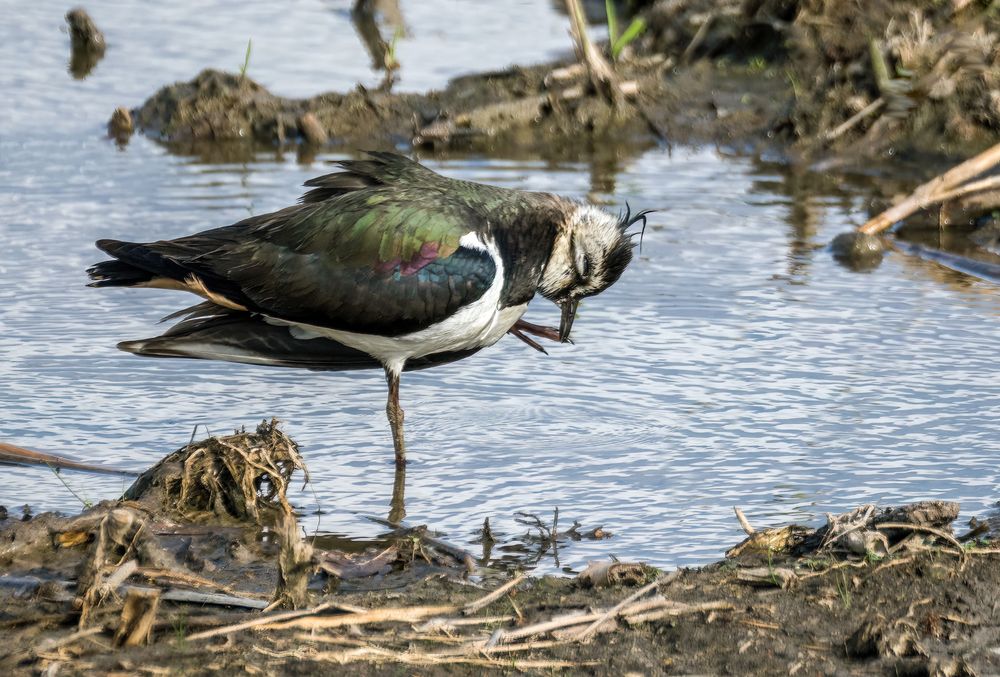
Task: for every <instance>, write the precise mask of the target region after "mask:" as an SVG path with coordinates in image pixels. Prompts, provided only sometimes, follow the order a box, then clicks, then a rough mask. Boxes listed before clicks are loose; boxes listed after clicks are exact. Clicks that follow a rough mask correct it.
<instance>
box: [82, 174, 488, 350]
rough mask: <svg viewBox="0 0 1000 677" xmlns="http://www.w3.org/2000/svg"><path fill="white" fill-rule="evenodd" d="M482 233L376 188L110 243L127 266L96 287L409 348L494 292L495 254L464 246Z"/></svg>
mask: <svg viewBox="0 0 1000 677" xmlns="http://www.w3.org/2000/svg"><path fill="white" fill-rule="evenodd" d="M481 221H482V217H481V216H479V215H477V214H476V213H474V212H473V211H472V210H470V209H468V208H467V207H464V206H462V205H460V204H457V203H453V202H449V201H448V200H447V197H446V196H444V195H442V194H440V193H435V192H428V191H424V190H419V189H394V190H391V191H390V190H387V189H380V188H377V187H376V188H368V189H363V190H357V191H353V192H351V193H348V194H345V195H342V196H340V197H339V198H337V199H335V200H329V201H325V202H320V203H315V204H305V205H300V206H296V207H289V208H287V209H283V210H281V211H279V212H275V213H273V214H267V215H262V216H258V217H253V218H251V219H247V220H245V221H241V222H240V223H237V224H234V225H232V226H227V227H225V228H218V229H215V230H210V231H205V232H203V233H199V234H197V235H191V236H188V237H183V238H179V239H177V240H169V241H161V242H154V243H149V244H133V243H123V242H116V241H109V240H102V241H100V242H98V247H100V248H101V249H103V250H104V251H106V252H107V253H109V254H111V255H112V256H114V257H115V258H116V259H118V261H117V262H105V263H103V264H97V266H95V267H94V268H92V269H91V276H92V277H94V278H95V279H96V280H97V282H96V283H95V284H97V285H112V284H116V282H115V280H114V278H113V277H112V279H110V280H109V279H108V278H107V277H106V276H105V277H101V275H102V273H104V272H105V271H108V272H109V274H110V275H112V276H114V275H118V276H121V277H122V279H123V280H124V282H122V284H124V285H125V286H181V287H185V288H187V289H189V290H191V291H196V292H198V293H201V294H202V295H203V296H206V297H208V298H209V299H210V300H212V301H213V302H215V303H217V304H220V305H228V306H229V307H234V308H244V309H247V310H250V311H253V312H259V313H262V314H264V315H267V316H269V317H273V318H277V319H280V320H284V321H289V322H295V323H302V324H311V325H316V326H321V327H328V328H331V329H338V330H343V331H351V332H358V333H370V334H380V335H384V336H397V335H401V334H406V333H410V332H413V331H418V330H420V329H424V328H426V327H428V326H431V325H433V324H435V323H437V322H440V321H442V320H444V319H445V318H447V317H449V316H450V315H452V314H453V313H455V312H456V311H457V310H459V309H460V308H462V307H463V306H466V305H468V304H470V303H473V302H474V301H476V300H477V299H479V298H480V297H481V296H482V295H483V294H484V293H485V292H486V290H487V289H488V288H489V287H490V285H491V284H492V283H493V280H494V277H495V275H496V264H495V263H494V260H493V257H492V256H491V255H490V253H489V252H488V251H486V250H485V249H484V248H480V247H478V246H476V245H475V244H472V245H471V246H464V245H463V244H462V237H463V236H465V235H466V234H468V233H470V232H474V231H476V230H477V229H479V228H482V227H483V224H482V223H481ZM466 242H468V241H466ZM122 264H125V265H124V266H122ZM102 266H104V267H105V268H104V269H102ZM123 267H124V268H126V270H124V271H123V270H119V268H123ZM134 269H139V270H140V274H137V273H136V272H135V270H134ZM141 273H145V274H146V275H147V279H146V280H145V281H142V280H141V279H139V278H141ZM137 280H138V281H137ZM164 280H165V281H164ZM178 283H179V284H178Z"/></svg>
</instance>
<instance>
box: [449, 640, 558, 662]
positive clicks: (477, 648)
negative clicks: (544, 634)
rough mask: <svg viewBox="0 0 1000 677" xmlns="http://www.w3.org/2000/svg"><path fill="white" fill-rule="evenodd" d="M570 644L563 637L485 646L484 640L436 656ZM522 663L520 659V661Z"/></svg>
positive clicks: (515, 650)
mask: <svg viewBox="0 0 1000 677" xmlns="http://www.w3.org/2000/svg"><path fill="white" fill-rule="evenodd" d="M566 644H569V642H567V641H566V640H562V639H542V640H538V641H535V642H521V643H519V644H504V645H501V646H491V647H484V646H483V643H482V642H474V643H471V644H468V643H467V644H466V646H464V647H458V648H455V649H449V650H446V651H439V652H436V653H435V654H434V655H435V656H462V655H465V654H470V653H476V652H483V653H485V654H487V655H489V654H495V653H515V652H517V651H534V650H536V649H551V648H552V647H554V646H564V645H566ZM518 665H520V661H518Z"/></svg>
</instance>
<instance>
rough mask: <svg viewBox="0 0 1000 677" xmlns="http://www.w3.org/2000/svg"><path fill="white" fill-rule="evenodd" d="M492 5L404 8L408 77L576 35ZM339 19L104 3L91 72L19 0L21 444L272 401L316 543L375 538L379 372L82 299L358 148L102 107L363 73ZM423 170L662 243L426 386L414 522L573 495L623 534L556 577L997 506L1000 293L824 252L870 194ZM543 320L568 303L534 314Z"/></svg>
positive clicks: (52, 482) (899, 259)
mask: <svg viewBox="0 0 1000 677" xmlns="http://www.w3.org/2000/svg"><path fill="white" fill-rule="evenodd" d="M187 4H190V5H191V6H190V7H186V6H185V5H187ZM133 5H134V6H133ZM506 5H507V3H504V6H505V7H506ZM411 6H412V8H411ZM499 6H500V5H499V4H498V3H486V2H481V3H461V4H460V3H447V2H443V1H440V2H437V3H407V2H405V1H404V3H403V13H404V16H405V19H406V22H407V31H408V32H407V36H405V37H403V38H401V40H400V44H399V55H400V60H401V61H402V62H403V64H404V69H403V73H402V81H401V86H402V87H404V88H407V89H411V88H412V89H420V88H424V87H430V86H440V85H442V84H444V82H445V81H446V79H447V78H448V77H450V76H454V75H457V74H460V73H462V72H464V71H465V70H466V69H468V68H471V67H472V65H473V64H474V65H475V67H476V68H477V69H478V68H482V69H486V68H499V67H503V66H504V65H507V64H508V63H509V62H510V61H512V60H513V61H518V62H532V61H539V60H542V59H546V58H551V57H553V56H556V55H558V54H560V53H562V52H563V51H564V48H565V46H566V41H567V38H566V37H565V28H564V26H565V17H562V16H560V15H559V14H557V13H556V12H555V11H554V10H553V9H552V5H551V4H546V3H542V2H535V3H523V7H520V8H519V9H518V11H517V12H508V11H507V10H506V9H504V10H500V9H499ZM348 7H349V3H346V2H339V3H338V2H332V1H331V2H315V1H313V2H307V1H305V0H303V1H301V2H296V3H292V5H290V6H285V5H282V6H278V5H274V4H273V3H271V4H266V3H265V4H259V5H254V6H251V7H248V6H246V4H245V3H235V2H225V1H221V0H220V1H218V2H212V3H182V4H178V3H167V4H159V5H156V4H154V5H149V4H146V3H143V4H138V3H135V4H133V3H125V4H118V3H111V2H93V3H89V5H88V8H89V9H90V11H91V13H92V15H93V16H94V18H95V20H96V21H97V23H98V25H100V26H101V27H102V28H103V29H104V30H105V32H106V34H107V37H108V42H109V45H110V46H109V49H108V54H107V56H106V58H105V59H104V60H103V61H102V62H101V63H99V64H98V65H97V67H96V69H95V70H94V72H93V73H92V74H91V76H90V77H88V78H87V79H86V80H83V81H76V80H73V79H72V78H71V77H70V75H69V74H68V73H67V72H66V61H67V58H68V55H69V45H68V37H67V36H66V35H65V32H64V31H62V30H61V28H60V27H61V25H62V14H63V12H64V11H65V9H66V8H65V7H64V6H62V5H58V4H53V3H51V2H39V3H13V2H4V3H0V10H2V11H3V13H4V15H5V16H8V17H15V20H13V21H7V22H5V23H4V25H3V27H0V37H2V38H3V39H0V101H3V103H2V104H0V383H2V389H0V439H3V440H5V441H10V442H13V443H15V444H20V445H23V446H26V447H29V448H37V449H39V450H43V451H50V452H55V453H64V454H69V455H72V456H74V457H75V458H78V459H82V460H87V461H91V462H95V463H103V464H108V465H115V466H125V467H130V468H137V469H141V468H144V467H146V466H148V465H150V464H151V463H153V462H155V461H156V460H158V459H159V458H160V457H161V456H162V455H163V454H165V453H166V452H168V451H170V450H173V449H174V448H176V447H178V446H180V445H182V444H183V443H186V442H187V440H188V439H189V437H190V435H191V431H192V428H193V426H194V425H195V424H201V425H204V426H206V427H207V428H208V429H209V430H210V431H211V432H213V433H224V432H228V431H229V430H230V429H232V428H234V427H237V426H244V425H245V426H247V427H250V426H253V425H255V424H256V423H257V422H258V421H259V420H261V419H262V418H265V417H270V416H277V417H279V418H281V419H282V420H284V421H285V422H286V429H287V430H288V431H289V432H290V433H291V434H292V435H293V437H295V439H297V440H298V441H299V442H300V443H301V444H302V447H303V451H304V453H305V455H306V459H307V462H308V463H309V466H310V469H311V471H312V475H313V484H312V489H311V490H306V491H302V492H299V493H297V494H296V496H295V500H296V502H297V504H298V505H299V506H301V507H302V509H303V511H304V512H305V513H306V523H307V525H308V526H309V528H310V529H312V528H313V527H315V525H316V523H315V520H316V519H317V516H315V515H312V514H310V513H312V512H314V511H315V506H316V504H317V503H318V504H319V506H321V508H322V512H323V514H322V515H321V516H320V517H319V519H320V529H321V530H322V531H329V532H334V533H340V534H345V535H348V536H353V537H359V538H361V537H365V536H370V535H372V534H374V533H376V532H377V530H378V527H375V526H374V525H372V524H371V523H369V522H367V521H365V520H363V519H362V518H361V517H359V516H358V515H357V514H355V513H371V514H380V515H384V514H385V512H386V511H387V509H388V502H389V496H390V492H391V487H392V481H393V467H392V463H391V457H392V453H391V443H390V438H389V434H388V430H387V424H386V423H385V419H384V413H383V409H384V398H385V386H384V383H383V381H382V378H381V375H380V374H379V373H377V372H369V373H347V374H313V373H307V372H306V373H304V372H297V371H284V370H273V369H264V368H254V367H248V366H241V365H232V364H223V363H211V362H197V361H173V360H143V359H139V358H136V357H133V356H130V355H127V354H124V353H121V352H118V351H116V350H115V347H114V345H115V343H116V342H117V341H119V340H122V339H124V338H137V337H142V336H151V335H153V334H155V333H157V332H158V331H159V330H160V329H162V327H158V326H156V321H157V320H158V319H159V318H160V317H161V316H163V315H165V314H167V313H169V312H171V311H173V310H176V309H177V308H179V307H181V305H182V304H185V302H187V301H189V300H188V299H187V298H184V297H182V296H180V295H178V294H177V293H175V292H173V293H172V292H157V291H151V290H138V291H137V290H100V291H99V290H94V289H88V288H86V287H85V286H84V284H85V281H86V280H85V274H84V269H85V268H86V266H87V265H88V264H90V263H92V262H94V261H97V260H99V259H100V258H101V257H100V254H99V252H97V251H96V250H95V249H94V248H93V241H94V240H95V239H97V238H99V237H115V238H121V239H140V240H151V239H157V238H166V237H175V236H178V235H182V234H186V233H189V232H192V231H194V230H198V229H203V228H207V227H212V226H218V225H224V224H226V223H230V222H232V221H235V220H238V219H240V218H243V217H245V216H246V215H248V214H258V213H263V212H266V211H270V210H273V209H276V208H279V207H282V206H285V205H287V204H289V203H291V202H292V201H294V200H295V198H296V197H297V196H298V194H299V186H300V184H301V183H302V182H303V181H304V180H306V179H307V178H309V177H311V176H314V175H316V174H319V173H322V172H323V171H325V167H324V165H323V162H324V161H326V160H330V159H336V158H337V157H341V156H337V155H332V154H330V155H322V156H320V157H318V158H316V159H315V161H312V162H310V163H307V164H301V163H299V162H297V161H296V158H295V156H294V155H295V154H294V152H293V153H286V154H284V155H283V156H282V155H279V154H277V153H275V152H267V153H260V154H258V155H257V156H256V157H254V158H253V159H252V160H249V161H246V162H241V163H224V162H207V161H202V160H199V159H195V158H190V157H178V156H174V155H170V154H169V153H167V152H166V151H165V150H164V149H163V148H162V147H160V146H158V145H157V144H155V143H153V142H151V141H149V140H146V139H143V138H139V137H137V138H134V139H133V140H132V142H131V143H130V144H129V145H128V147H127V148H126V149H125V150H124V151H119V150H117V149H116V148H115V146H114V145H113V144H112V143H110V142H108V141H107V140H105V139H104V138H103V128H104V124H105V121H106V120H107V118H108V116H109V114H110V112H111V110H112V109H113V108H114V107H115V106H117V105H129V106H133V105H137V104H139V103H140V102H141V101H142V100H143V99H144V98H145V97H146V96H148V95H149V94H151V93H152V92H153V91H154V90H155V89H156V88H157V87H158V86H160V85H161V84H163V83H165V82H168V81H172V80H176V79H187V78H189V77H191V76H193V75H194V74H195V73H196V72H197V71H198V70H200V69H201V68H202V67H205V66H210V65H211V66H219V67H224V68H229V69H236V68H238V67H239V65H240V64H241V63H242V60H243V54H244V50H245V46H246V39H247V38H248V37H251V36H252V37H253V39H254V48H253V53H252V57H251V63H250V68H249V73H250V75H251V76H253V77H255V78H257V79H258V80H260V81H261V82H262V83H263V84H265V85H266V86H268V87H270V88H272V89H273V90H274V91H276V92H278V93H280V94H287V95H306V94H311V93H315V92H318V91H320V90H323V89H344V88H347V87H350V86H352V84H353V83H354V82H356V81H359V80H360V81H364V82H366V83H369V84H373V83H375V82H377V81H378V79H379V76H378V74H377V73H374V72H372V71H371V70H370V69H369V62H368V57H367V55H366V54H365V53H364V52H363V51H362V50H361V48H360V43H359V42H358V39H357V36H356V35H355V33H354V32H353V28H352V27H351V24H350V17H349V9H348ZM196 8H197V9H196ZM431 8H437V9H439V10H440V12H445V11H447V12H450V13H451V17H452V18H451V19H450V20H448V21H446V22H444V23H442V22H440V21H439V20H438V19H439V17H440V12H438V11H437V10H435V11H432V9H431ZM484 12H485V13H489V15H488V16H485V18H484ZM477 22H481V23H477ZM479 25H483V26H489V30H486V31H485V32H481V31H478V29H477V26H479ZM220 26H224V27H225V30H222V29H220V28H219V27H220ZM261 26H267V35H266V36H264V35H261V34H260V32H261V30H262V29H261ZM513 28H516V29H518V30H521V31H522V34H521V35H522V38H519V43H518V44H519V46H518V47H517V48H516V49H512V48H511V47H510V45H509V42H508V41H509V38H508V35H509V32H510V30H511V29H513ZM523 31H528V33H524V32H523ZM610 155H611V156H612V157H613V155H614V154H613V153H611V154H610ZM584 157H586V155H584ZM426 162H427V164H428V165H429V166H431V167H432V168H434V169H436V170H439V171H441V172H443V173H445V174H448V175H450V176H456V177H462V178H467V179H473V180H479V181H486V182H490V183H496V184H500V185H505V186H512V187H518V188H525V189H532V190H551V191H557V192H560V193H564V194H567V195H571V196H578V197H587V196H589V197H590V198H591V199H595V200H598V201H601V202H608V203H610V204H613V205H616V206H620V205H622V204H623V203H624V201H625V200H628V201H629V202H630V204H632V206H633V207H642V208H653V209H659V210H661V211H659V212H658V213H657V214H656V215H654V217H653V218H652V219H651V222H650V228H649V229H648V230H647V231H646V235H645V239H644V243H643V249H642V256H641V258H640V259H639V260H637V261H636V262H635V263H634V264H633V265H632V266H631V268H630V269H629V270H628V271H627V272H626V274H625V275H624V277H623V278H622V280H621V281H620V282H619V283H618V284H617V285H615V286H614V287H613V288H611V289H610V290H609V291H608V292H606V293H605V294H603V295H601V296H600V297H598V298H596V299H593V300H590V301H588V302H587V303H586V304H585V306H584V307H583V308H582V311H581V315H580V317H579V319H578V321H577V324H576V325H575V327H574V338H575V339H576V345H575V346H556V347H553V348H552V349H551V350H550V353H551V354H550V355H549V356H548V357H545V356H543V355H539V354H537V353H535V352H533V351H531V350H529V349H528V348H527V347H526V346H524V345H523V344H521V343H519V342H518V341H516V340H514V339H512V338H507V339H505V340H503V341H501V342H500V344H498V345H497V346H495V347H494V348H492V349H490V350H487V351H484V352H482V353H480V354H479V355H477V356H475V357H473V358H472V359H469V360H465V361H463V362H459V363H457V364H454V365H451V366H448V367H444V368H441V369H436V370H431V371H425V372H418V373H412V374H407V375H406V376H405V378H404V383H403V391H402V393H403V404H404V406H405V408H406V411H407V431H408V435H409V442H410V452H409V458H410V459H411V463H410V465H409V468H408V473H407V510H408V513H409V515H408V520H409V521H410V522H412V523H414V524H421V523H427V524H430V525H432V526H433V527H434V528H436V529H438V530H440V531H443V532H444V533H445V534H447V536H448V538H449V539H450V540H451V541H453V542H456V543H460V544H465V545H468V544H470V543H471V542H472V540H473V538H474V537H475V533H474V532H475V530H476V529H477V528H478V526H479V525H480V524H481V523H482V521H483V518H484V517H487V516H489V517H490V518H491V520H492V522H493V524H494V528H496V529H498V530H499V531H501V532H504V533H508V534H512V533H523V531H524V529H523V527H519V526H517V525H515V524H514V522H513V514H514V513H515V512H516V511H529V512H537V513H539V514H540V515H542V516H544V517H547V516H548V515H550V514H551V511H552V509H553V508H554V507H555V506H559V507H560V509H561V518H560V521H561V523H563V524H565V523H567V522H569V521H570V520H572V519H574V518H575V519H579V520H580V521H581V522H582V523H583V524H584V526H585V527H587V528H592V527H595V526H598V525H603V526H604V527H605V528H606V529H608V530H610V531H612V532H614V533H615V538H614V539H612V540H609V541H601V542H587V541H584V542H580V543H574V544H572V545H571V546H569V547H567V548H563V549H562V550H561V552H560V555H561V564H562V565H568V566H571V567H579V566H581V565H582V564H583V563H584V562H585V561H586V560H587V559H591V558H599V557H606V556H607V555H608V554H609V553H614V554H616V555H618V556H620V557H627V558H642V559H646V560H648V561H650V562H652V563H654V564H658V565H674V564H684V563H696V562H704V561H707V560H710V559H712V558H715V557H718V556H719V555H720V554H721V553H722V551H723V550H725V548H726V547H728V546H730V545H732V544H733V543H735V542H736V541H737V540H739V538H740V532H739V528H738V525H737V524H736V521H735V519H733V516H732V506H734V505H739V506H741V507H742V508H743V509H744V511H745V512H746V513H747V515H748V516H749V518H750V519H751V521H752V522H753V523H754V524H757V525H765V524H772V523H781V522H786V521H789V520H796V521H811V520H815V519H816V518H817V516H820V515H822V513H824V512H826V511H840V510H845V509H849V508H851V507H853V506H854V505H856V504H858V503H862V502H868V501H884V502H902V501H910V500H918V499H923V498H942V499H952V500H958V501H961V502H962V505H963V508H964V510H965V513H966V514H967V515H973V514H977V513H979V512H982V511H984V510H986V509H987V508H988V507H990V506H991V505H992V503H993V501H994V500H995V499H996V493H995V491H996V485H997V480H998V470H997V465H996V462H995V458H994V453H995V451H996V424H995V422H996V420H997V418H998V414H1000V386H998V383H997V378H996V371H995V364H996V357H995V355H996V346H997V339H998V330H997V321H996V320H997V315H998V313H1000V295H998V293H997V288H996V286H995V285H992V284H989V283H986V282H981V281H977V280H975V279H972V278H968V277H965V276H963V275H960V274H957V273H953V272H950V271H946V270H944V269H942V268H940V267H938V266H936V265H935V264H933V263H928V262H924V261H920V260H918V259H913V258H910V257H906V256H903V255H901V254H898V253H895V254H890V255H889V256H888V257H887V259H886V260H885V262H884V263H883V264H882V265H881V266H880V267H878V268H877V269H875V270H874V271H871V272H868V273H855V272H852V271H850V270H848V269H846V268H844V267H842V266H840V265H838V264H837V263H836V262H834V260H833V259H832V258H831V256H830V254H829V252H828V251H826V250H825V249H824V247H825V245H826V243H827V242H829V240H830V239H831V238H832V237H833V236H834V235H835V234H837V233H839V232H841V231H843V230H845V229H847V228H849V227H850V226H852V225H854V224H856V223H859V222H861V221H863V220H864V218H865V216H866V210H865V207H866V205H865V201H866V200H867V193H866V191H865V190H864V188H863V187H860V188H859V187H852V186H851V185H848V184H846V183H844V184H843V185H840V184H839V183H838V182H837V181H836V180H826V181H815V182H814V181H811V180H806V179H804V178H803V177H801V176H790V175H787V174H786V173H785V172H784V170H782V169H781V168H780V167H778V166H774V165H768V164H766V163H762V162H759V161H753V160H750V159H746V158H737V157H727V156H725V155H723V154H721V153H720V152H718V151H716V150H714V149H709V148H705V149H675V150H674V152H673V153H672V154H671V153H668V152H667V151H665V150H662V149H658V150H653V151H648V152H645V153H643V154H642V155H640V156H638V157H631V158H629V159H623V160H621V161H614V160H612V161H610V162H609V160H608V158H607V157H602V158H600V159H595V160H593V161H586V160H585V161H582V162H579V163H575V162H547V161H543V160H531V159H522V160H509V159H490V158H483V157H470V158H456V159H448V160H435V159H427V160H426ZM529 319H533V320H535V321H539V322H546V323H555V322H557V321H558V320H557V312H556V309H555V308H554V307H552V306H551V305H549V304H547V303H546V302H544V301H542V300H539V301H536V302H535V303H533V304H532V308H531V310H530V312H529ZM64 478H65V481H66V482H68V483H69V484H70V485H71V487H72V488H73V489H74V490H75V491H76V492H77V493H78V494H79V495H81V496H82V497H84V498H86V499H88V500H98V499H102V498H110V497H114V496H115V495H117V494H119V493H120V492H121V490H122V488H123V482H122V480H121V479H120V478H116V477H105V476H90V475H85V474H78V473H65V474H64ZM25 503H28V504H31V505H32V506H33V507H34V509H35V510H36V511H37V510H44V509H59V510H67V511H69V510H75V509H77V508H78V507H79V504H78V503H77V500H76V499H75V498H74V497H73V496H72V495H71V494H70V492H69V491H67V489H66V488H65V487H64V486H63V485H62V484H61V483H60V481H59V479H57V478H56V477H55V476H54V475H53V474H52V473H50V472H49V471H48V470H45V469H38V468H11V467H7V468H5V481H4V482H3V483H2V484H0V504H3V505H6V506H8V507H16V506H20V505H21V504H25ZM542 567H543V569H551V568H552V567H553V563H552V561H551V560H544V561H543V563H542Z"/></svg>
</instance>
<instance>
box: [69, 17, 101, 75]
mask: <svg viewBox="0 0 1000 677" xmlns="http://www.w3.org/2000/svg"><path fill="white" fill-rule="evenodd" d="M66 23H67V24H69V38H70V49H71V52H70V62H69V72H70V73H71V74H72V75H73V77H74V78H76V79H77V80H83V79H84V78H86V77H87V76H88V75H90V72H91V71H92V70H94V67H95V66H96V65H97V64H98V62H99V61H100V60H101V59H103V58H104V51H105V49H107V42H105V40H104V33H102V32H101V29H99V28H98V27H97V24H96V23H94V20H93V19H91V18H90V14H88V13H87V10H85V9H83V8H82V7H77V8H75V9H71V10H70V11H69V12H67V14H66Z"/></svg>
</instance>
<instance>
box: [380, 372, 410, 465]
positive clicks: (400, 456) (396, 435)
mask: <svg viewBox="0 0 1000 677" xmlns="http://www.w3.org/2000/svg"><path fill="white" fill-rule="evenodd" d="M399 371H400V370H399V369H398V368H397V369H393V368H391V367H388V366H387V367H386V368H385V380H386V381H387V382H388V383H389V401H388V402H386V405H385V415H386V417H388V419H389V427H390V428H392V447H393V449H394V450H395V452H396V466H397V467H398V466H401V465H405V464H406V443H405V442H404V441H403V408H402V407H401V406H399Z"/></svg>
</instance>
